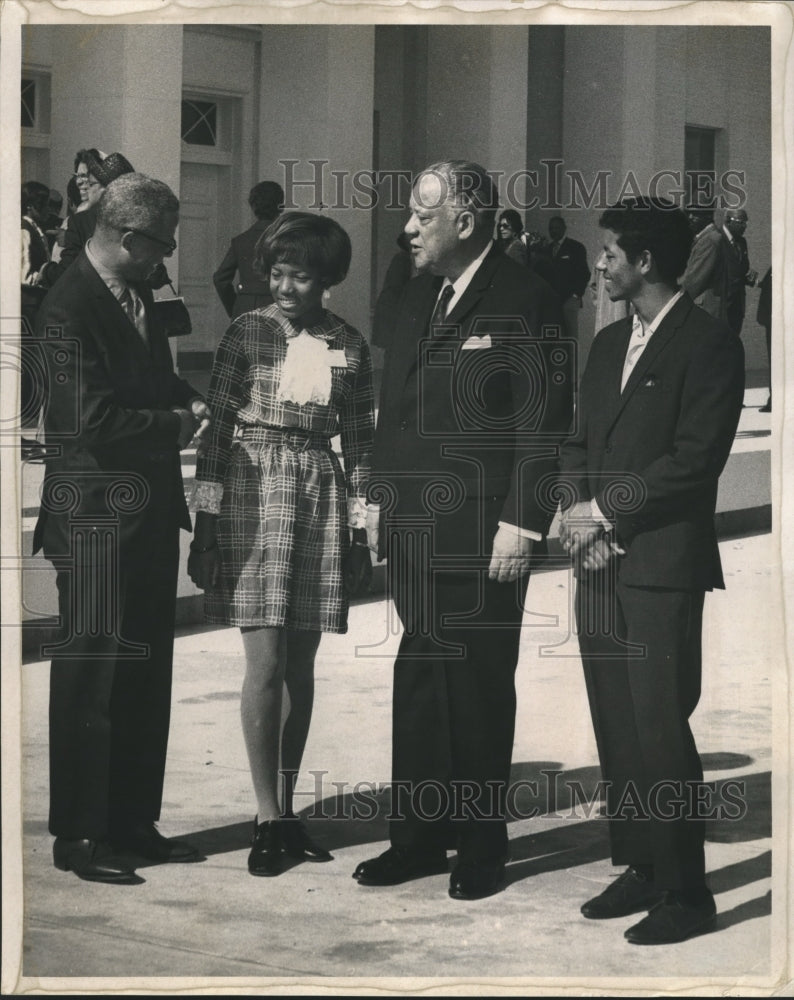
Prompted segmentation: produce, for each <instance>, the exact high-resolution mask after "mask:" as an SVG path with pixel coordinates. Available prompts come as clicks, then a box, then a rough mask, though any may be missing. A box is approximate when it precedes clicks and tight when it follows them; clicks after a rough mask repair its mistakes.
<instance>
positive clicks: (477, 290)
mask: <svg viewBox="0 0 794 1000" xmlns="http://www.w3.org/2000/svg"><path fill="white" fill-rule="evenodd" d="M501 256H502V255H501V252H500V251H499V249H498V248H497V247H496V245H495V244H494V246H492V247H491V250H490V252H489V253H488V255H487V256H486V258H485V260H484V261H483V262H482V264H480V266H479V267H478V268H477V270H476V271H475V272H474V277H473V278H472V279H471V281H470V282H469V284H468V286H467V288H466V291H465V292H464V293H463V295H461V297H460V298H459V299H458V301H457V302H456V303H455V305H454V306H453V307H452V310H451V312H450V314H449V315H448V316H447V320H446V322H447V323H448V324H451V325H455V326H459V325H460V322H461V320H462V319H463V317H464V316H466V315H467V314H468V313H470V312H471V310H472V309H473V308H474V307H475V306H476V305H477V303H478V302H479V301H480V299H481V298H482V297H483V295H484V294H485V292H486V291H487V289H488V287H489V286H490V284H491V279H492V277H493V273H494V270H495V269H496V267H497V265H498V264H499V261H500V260H501ZM457 333H458V332H457V330H451V331H449V333H448V334H447V336H449V335H451V334H454V335H455V336H456V337H457Z"/></svg>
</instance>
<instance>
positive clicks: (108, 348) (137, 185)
mask: <svg viewBox="0 0 794 1000" xmlns="http://www.w3.org/2000/svg"><path fill="white" fill-rule="evenodd" d="M178 210H179V202H178V201H177V199H176V197H175V196H174V194H173V192H172V191H171V190H170V188H168V187H167V186H166V185H165V184H163V183H162V182H161V181H155V180H151V179H150V178H148V177H144V176H143V175H142V174H135V173H128V174H126V175H124V176H123V177H120V178H118V179H117V180H115V181H113V182H112V183H111V184H109V186H108V188H107V190H106V191H105V193H104V194H103V196H102V199H101V201H100V202H99V206H98V210H97V221H96V228H95V230H94V232H93V235H92V236H91V238H90V239H89V241H88V243H87V245H86V247H85V248H84V250H83V251H82V252H81V253H80V254H79V256H78V257H77V259H76V260H75V262H74V264H73V265H72V266H71V267H70V269H69V272H68V274H67V275H66V276H64V277H63V278H61V279H60V280H59V281H58V282H56V284H55V286H54V287H53V288H52V289H51V291H50V292H49V293H48V295H47V297H46V298H45V299H44V302H43V303H42V305H41V308H40V309H39V312H38V315H37V321H36V335H37V338H38V340H39V343H40V346H41V350H42V352H43V355H44V358H45V361H46V365H47V374H48V384H49V395H48V400H47V405H46V413H45V418H44V426H45V436H46V445H47V453H48V457H47V467H46V474H45V479H44V485H43V488H42V503H41V511H40V514H39V520H38V523H37V525H36V531H35V536H34V552H35V551H38V549H39V548H43V549H44V554H45V555H46V557H47V558H48V559H49V560H50V561H51V562H52V563H53V565H54V566H55V568H56V570H57V586H58V599H59V613H60V616H61V622H62V626H63V629H62V636H61V638H60V639H59V641H57V642H54V643H53V644H51V645H50V647H49V649H45V655H46V654H47V653H51V656H52V667H51V673H50V824H49V825H50V832H51V833H52V834H53V835H54V836H55V844H54V847H53V855H54V861H55V865H56V867H58V868H60V869H63V870H66V871H73V872H74V873H75V874H76V875H77V876H78V877H79V878H83V879H86V880H89V881H96V882H114V883H118V884H132V883H134V882H140V881H141V880H140V878H138V877H137V876H136V874H135V872H134V867H133V865H132V863H131V860H130V855H133V856H135V857H142V858H144V859H146V860H148V861H192V860H196V858H197V852H196V851H195V850H194V849H193V848H192V847H191V846H190V845H189V844H187V843H185V842H184V841H179V840H167V839H166V838H165V837H163V836H162V835H161V834H160V833H159V831H158V830H157V828H156V826H155V821H156V820H157V819H159V815H160V804H161V799H162V790H163V776H164V771H165V755H166V744H167V741H168V727H169V713H170V702H171V665H172V655H173V639H174V610H175V603H176V583H177V564H178V557H179V531H180V528H185V529H189V528H190V519H189V517H188V512H187V507H186V505H185V498H184V493H183V485H182V473H181V468H180V460H179V451H180V449H181V448H184V447H186V445H187V444H188V443H189V442H190V440H191V439H192V438H193V437H194V435H199V434H203V432H204V430H205V429H206V427H207V426H208V423H209V409H208V407H207V405H206V403H205V402H204V401H203V400H202V399H201V398H200V397H199V396H198V395H197V394H196V392H195V391H194V390H193V389H192V388H191V386H189V385H188V384H187V383H186V382H184V381H182V379H180V378H177V376H176V375H175V374H174V370H173V363H172V360H171V352H170V349H169V347H168V341H167V339H166V336H165V333H164V332H163V330H162V328H161V327H160V325H159V324H158V322H157V318H156V315H155V313H154V310H153V309H152V293H151V290H150V288H149V286H148V284H147V279H148V277H149V275H150V274H151V272H152V271H153V269H154V268H155V267H157V266H158V265H161V264H162V261H163V258H164V257H165V256H170V254H171V253H172V252H173V251H174V249H175V248H176V242H175V240H174V231H175V229H176V225H177V221H178Z"/></svg>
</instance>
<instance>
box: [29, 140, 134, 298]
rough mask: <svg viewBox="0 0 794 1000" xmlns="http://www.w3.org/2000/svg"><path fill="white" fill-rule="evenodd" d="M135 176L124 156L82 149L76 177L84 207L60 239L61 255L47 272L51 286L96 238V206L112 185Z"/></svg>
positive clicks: (73, 216)
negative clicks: (124, 178)
mask: <svg viewBox="0 0 794 1000" xmlns="http://www.w3.org/2000/svg"><path fill="white" fill-rule="evenodd" d="M133 172H134V171H133V166H132V164H131V163H130V162H129V160H128V159H127V158H126V157H124V156H122V154H121V153H102V152H100V151H99V150H97V149H81V150H80V151H79V152H78V154H77V156H76V157H75V174H74V176H75V180H76V182H77V187H78V189H79V191H80V197H81V199H82V202H81V207H78V210H77V211H76V212H75V213H74V215H71V216H69V218H68V220H67V223H66V226H65V228H64V229H63V230H61V233H59V235H58V244H59V246H60V255H59V257H58V260H57V262H54V263H52V264H50V266H49V268H48V270H47V282H48V284H50V285H52V284H54V283H55V281H56V280H57V279H58V278H60V276H61V275H62V274H63V273H64V272H65V271H67V270H68V268H69V266H70V265H71V263H72V262H73V261H74V259H75V258H76V257H77V255H78V254H79V253H80V251H81V250H82V249H83V247H84V246H85V245H86V243H87V242H88V241H89V239H90V238H91V236H92V235H93V232H94V226H95V225H96V206H97V203H98V201H99V199H100V198H101V197H102V194H103V192H104V190H105V188H106V187H107V186H108V184H110V182H111V181H114V180H115V179H116V178H117V177H121V176H122V174H131V173H133ZM53 256H54V255H53Z"/></svg>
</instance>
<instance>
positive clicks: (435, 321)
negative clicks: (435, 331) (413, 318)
mask: <svg viewBox="0 0 794 1000" xmlns="http://www.w3.org/2000/svg"><path fill="white" fill-rule="evenodd" d="M454 294H455V289H454V288H453V287H452V285H445V286H444V288H443V289H442V290H441V295H440V296H439V298H438V302H436V308H435V309H434V310H433V316H432V318H431V319H430V326H431V327H434V326H441V324H442V323H443V322H444V320H445V319H446V318H447V306H448V305H449V300H450V299H451V298H452V296H453V295H454Z"/></svg>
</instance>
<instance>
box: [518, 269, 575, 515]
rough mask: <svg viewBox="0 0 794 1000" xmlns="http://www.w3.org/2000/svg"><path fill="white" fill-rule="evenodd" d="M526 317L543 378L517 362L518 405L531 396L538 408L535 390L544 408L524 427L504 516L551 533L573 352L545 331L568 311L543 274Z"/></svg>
mask: <svg viewBox="0 0 794 1000" xmlns="http://www.w3.org/2000/svg"><path fill="white" fill-rule="evenodd" d="M524 319H525V322H527V323H528V325H529V329H530V332H531V334H532V339H531V341H530V345H529V346H530V350H532V351H533V355H534V357H535V358H536V359H537V360H538V361H539V362H540V365H539V367H538V368H536V369H535V374H536V376H537V375H538V374H540V379H539V380H538V379H537V378H536V377H535V378H533V377H532V376H530V377H527V374H526V373H525V371H522V370H521V369H522V366H521V365H517V366H516V371H515V372H514V373H513V375H512V376H511V386H512V393H513V406H514V408H520V407H521V406H522V405H523V404H524V403H525V402H529V408H530V409H532V403H531V397H532V394H533V393H540V395H541V399H540V400H539V402H540V408H539V411H538V418H537V421H536V422H534V423H533V422H530V424H528V425H526V426H524V427H522V428H521V429H520V430H519V433H518V437H517V444H516V451H515V465H514V468H513V476H512V482H511V487H510V491H509V493H508V495H507V498H506V500H505V503H504V507H503V510H502V517H501V519H502V520H503V521H505V522H506V523H507V524H513V525H516V526H517V527H520V528H524V529H527V530H530V531H537V532H539V533H540V534H546V532H547V531H548V530H549V527H550V525H551V522H552V520H553V518H554V514H555V505H554V503H553V501H552V497H553V492H554V491H553V489H552V483H553V481H554V479H555V478H556V475H557V470H558V462H559V448H560V443H561V441H562V440H563V439H564V438H565V436H566V435H567V434H569V433H570V428H571V420H572V412H573V379H572V366H571V360H572V357H571V355H570V352H567V351H566V350H565V347H566V345H565V343H564V342H561V341H560V339H559V337H555V336H553V337H548V336H544V331H545V333H546V334H548V333H549V332H550V331H560V330H561V329H562V312H561V308H560V305H559V301H558V298H557V296H556V295H555V294H554V293H553V292H552V290H551V289H550V288H549V287H548V286H547V285H546V283H545V282H543V281H541V280H540V279H537V280H536V282H534V283H533V285H532V301H531V303H530V305H529V306H528V308H527V309H526V312H525V314H524ZM571 346H572V345H571ZM560 348H562V350H563V353H565V354H566V357H567V358H568V361H566V362H562V363H558V362H557V361H555V359H556V358H559V357H560V355H559V354H558V353H557V352H558V351H559V349H560ZM530 371H531V369H530Z"/></svg>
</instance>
